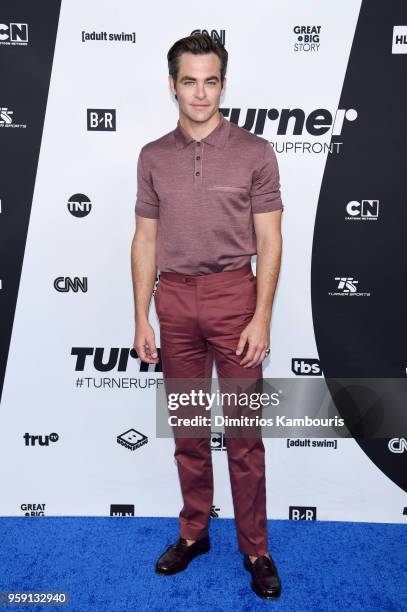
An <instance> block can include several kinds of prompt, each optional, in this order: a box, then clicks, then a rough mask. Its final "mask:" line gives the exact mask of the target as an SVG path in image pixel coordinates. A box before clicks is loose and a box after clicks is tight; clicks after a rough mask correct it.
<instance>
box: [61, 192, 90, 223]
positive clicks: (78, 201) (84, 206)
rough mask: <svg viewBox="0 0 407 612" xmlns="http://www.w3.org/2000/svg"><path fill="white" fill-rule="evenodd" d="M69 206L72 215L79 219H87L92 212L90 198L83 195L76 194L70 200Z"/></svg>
mask: <svg viewBox="0 0 407 612" xmlns="http://www.w3.org/2000/svg"><path fill="white" fill-rule="evenodd" d="M67 206H68V210H69V212H70V213H71V215H72V216H74V217H78V218H79V219H81V218H82V217H87V215H88V214H89V213H90V211H91V210H92V202H91V201H90V199H89V198H88V196H87V195H84V194H83V193H75V194H74V195H72V196H71V197H70V198H69V200H68V204H67Z"/></svg>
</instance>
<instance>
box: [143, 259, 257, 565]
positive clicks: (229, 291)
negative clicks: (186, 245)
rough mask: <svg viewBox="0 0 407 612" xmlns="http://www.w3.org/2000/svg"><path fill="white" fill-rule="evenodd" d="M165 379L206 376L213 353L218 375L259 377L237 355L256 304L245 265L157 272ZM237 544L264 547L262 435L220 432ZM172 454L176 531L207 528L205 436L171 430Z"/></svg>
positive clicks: (193, 533)
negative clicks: (178, 496)
mask: <svg viewBox="0 0 407 612" xmlns="http://www.w3.org/2000/svg"><path fill="white" fill-rule="evenodd" d="M154 299H155V307H156V312H157V316H158V319H159V322H160V345H161V359H162V366H163V377H164V380H166V379H167V380H168V379H175V378H177V379H180V378H182V379H187V378H188V379H196V378H198V379H202V378H208V379H210V378H211V373H212V365H213V358H214V359H215V365H216V370H217V374H218V378H219V383H220V381H221V379H222V378H229V379H232V378H240V379H242V378H243V379H252V378H253V379H261V378H262V365H261V364H260V365H259V366H257V367H255V368H253V367H248V368H244V367H243V366H241V365H240V361H241V360H242V359H243V357H244V356H245V355H246V352H247V349H248V344H246V347H245V350H244V351H243V353H241V354H240V355H236V349H237V344H238V341H239V336H240V333H241V331H242V330H243V329H244V328H245V327H246V325H247V324H248V323H249V322H250V320H251V318H252V316H253V314H254V311H255V308H256V277H255V276H254V275H253V273H252V268H251V265H250V264H247V265H245V266H244V267H242V268H239V269H237V270H230V271H225V272H215V273H211V274H205V275H199V276H184V275H182V274H177V273H174V272H161V275H160V280H159V282H158V286H157V290H156V293H155V297H154ZM225 444H226V450H227V457H228V467H229V475H230V482H231V488H232V497H233V507H234V512H235V519H236V529H237V538H238V544H239V550H240V551H241V552H242V553H246V554H249V555H255V556H259V555H263V554H265V553H266V552H267V551H268V528H267V515H266V483H265V457H264V445H263V440H262V437H261V433H260V434H259V436H255V437H253V436H251V437H235V438H233V437H229V438H228V437H227V436H226V438H225ZM174 457H175V459H176V462H177V466H178V474H179V479H180V485H181V492H182V496H183V502H184V505H183V508H182V510H181V512H180V515H179V520H180V535H181V537H183V538H187V539H191V540H197V539H199V538H202V537H204V536H205V535H206V534H207V533H208V526H209V518H210V514H211V507H212V504H213V472H212V455H211V447H210V438H209V437H202V438H191V437H189V438H180V437H175V453H174Z"/></svg>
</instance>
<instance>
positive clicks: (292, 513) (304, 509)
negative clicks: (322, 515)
mask: <svg viewBox="0 0 407 612" xmlns="http://www.w3.org/2000/svg"><path fill="white" fill-rule="evenodd" d="M288 518H289V519H290V520H292V521H315V520H316V518H317V508H316V506H289V510H288Z"/></svg>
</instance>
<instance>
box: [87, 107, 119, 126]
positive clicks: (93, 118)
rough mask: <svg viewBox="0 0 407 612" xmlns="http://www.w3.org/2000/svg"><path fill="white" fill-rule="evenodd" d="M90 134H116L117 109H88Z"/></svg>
mask: <svg viewBox="0 0 407 612" xmlns="http://www.w3.org/2000/svg"><path fill="white" fill-rule="evenodd" d="M87 119H88V132H115V131H116V109H115V108H88V115H87Z"/></svg>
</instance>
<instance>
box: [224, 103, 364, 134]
mask: <svg viewBox="0 0 407 612" xmlns="http://www.w3.org/2000/svg"><path fill="white" fill-rule="evenodd" d="M220 111H221V113H222V114H223V115H224V116H225V117H230V119H229V120H230V121H231V123H236V124H238V123H239V121H240V119H241V117H240V115H241V112H242V109H240V108H221V109H220ZM357 116H358V113H357V111H356V110H355V109H354V108H349V109H342V108H338V110H337V111H336V113H335V117H333V116H332V114H331V113H330V112H329V110H327V109H326V108H317V109H316V110H314V111H312V112H311V113H309V114H308V115H307V114H306V112H305V111H304V110H302V109H301V108H292V109H290V108H282V109H280V110H279V109H277V108H269V109H267V108H249V109H247V111H246V117H245V118H244V119H243V124H240V127H243V128H244V129H245V130H248V131H250V132H251V131H252V130H253V132H254V134H257V135H259V134H263V133H264V128H265V126H266V122H267V123H268V122H269V121H271V122H272V124H273V127H274V128H275V133H276V134H278V135H279V136H280V135H281V136H287V135H293V136H301V135H302V134H304V132H307V133H308V134H310V135H311V136H323V135H324V134H326V133H327V132H329V131H331V136H340V134H341V133H342V128H343V124H344V122H345V120H346V121H355V120H356V119H357Z"/></svg>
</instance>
